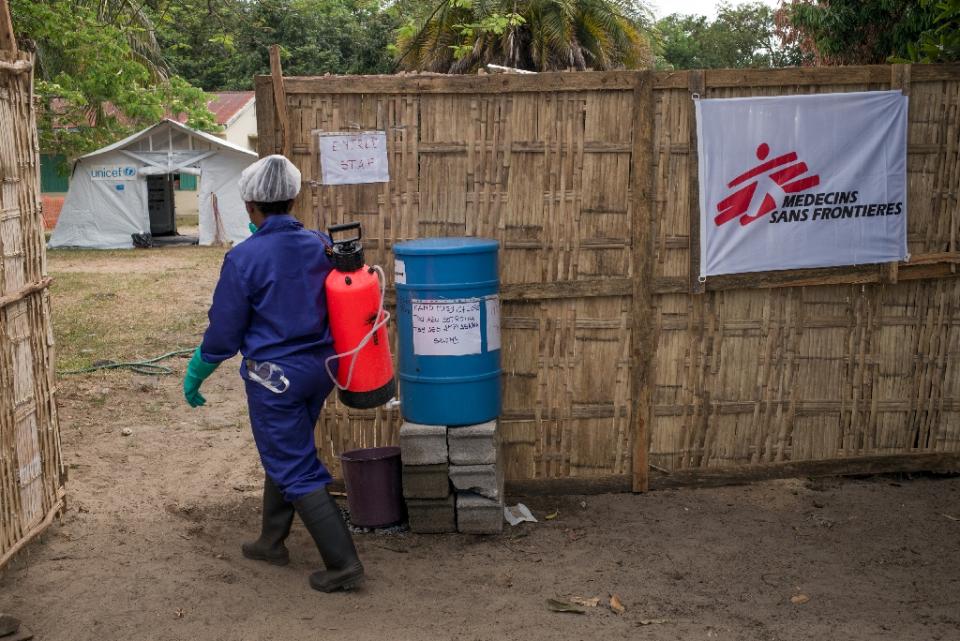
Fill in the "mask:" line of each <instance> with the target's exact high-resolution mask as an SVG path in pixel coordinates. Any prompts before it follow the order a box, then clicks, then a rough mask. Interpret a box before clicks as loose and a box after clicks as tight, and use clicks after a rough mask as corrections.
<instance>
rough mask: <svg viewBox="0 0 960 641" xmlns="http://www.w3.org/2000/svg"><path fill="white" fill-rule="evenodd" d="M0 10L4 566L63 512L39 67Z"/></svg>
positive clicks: (0, 511)
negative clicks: (36, 93)
mask: <svg viewBox="0 0 960 641" xmlns="http://www.w3.org/2000/svg"><path fill="white" fill-rule="evenodd" d="M3 14H6V3H2V5H0V567H2V566H3V565H4V564H5V563H6V562H7V561H9V560H10V559H11V558H12V557H13V555H14V554H16V552H17V551H18V550H20V549H21V548H22V547H23V546H24V545H26V544H27V543H28V542H29V541H30V540H31V539H32V538H33V537H35V536H36V535H38V534H39V533H40V532H42V531H43V530H44V529H45V528H46V526H47V525H49V524H50V523H51V521H52V520H53V518H54V516H55V515H56V514H57V512H59V511H60V510H61V509H62V507H63V500H64V493H63V481H64V470H63V466H62V462H61V457H60V436H59V429H58V423H57V408H56V404H55V402H54V396H53V395H54V381H53V372H54V363H53V330H52V326H51V322H50V296H49V291H48V289H47V287H48V285H49V284H50V279H49V278H48V277H47V272H46V256H45V247H44V234H43V218H42V216H41V213H40V175H39V145H38V139H37V129H36V113H35V111H34V102H33V63H32V57H31V56H30V55H29V54H26V53H18V52H17V51H16V48H15V43H14V41H13V39H12V28H11V27H10V26H9V15H3Z"/></svg>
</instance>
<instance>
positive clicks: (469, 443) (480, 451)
mask: <svg viewBox="0 0 960 641" xmlns="http://www.w3.org/2000/svg"><path fill="white" fill-rule="evenodd" d="M447 444H448V445H449V447H450V462H451V463H453V464H454V465H491V464H493V463H496V462H497V453H498V451H499V449H500V436H499V433H498V431H497V422H496V421H488V422H486V423H481V424H479V425H468V426H466V427H451V428H450V429H449V430H447Z"/></svg>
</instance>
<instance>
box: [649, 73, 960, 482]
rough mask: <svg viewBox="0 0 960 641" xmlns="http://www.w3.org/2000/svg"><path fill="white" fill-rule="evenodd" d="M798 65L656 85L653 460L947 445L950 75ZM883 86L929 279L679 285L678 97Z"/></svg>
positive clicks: (958, 388) (955, 167) (953, 103)
mask: <svg viewBox="0 0 960 641" xmlns="http://www.w3.org/2000/svg"><path fill="white" fill-rule="evenodd" d="M805 71H806V70H796V71H793V70H784V71H780V72H753V73H751V72H736V73H734V72H709V71H708V72H706V74H705V75H704V83H703V85H702V86H699V87H698V86H697V76H696V75H694V74H673V75H670V76H661V77H660V78H659V82H660V87H659V88H658V91H657V92H656V127H655V147H654V155H655V193H656V197H655V201H656V202H655V215H654V218H655V227H656V231H655V232H654V244H655V264H654V274H655V280H654V289H655V291H658V292H659V293H660V295H658V296H655V297H654V304H655V307H656V317H655V318H656V320H655V323H656V335H657V337H658V338H657V353H656V358H655V363H654V366H653V368H654V371H655V375H654V390H653V402H652V407H651V408H650V415H651V419H650V439H651V440H650V452H649V455H650V462H651V463H653V464H654V465H657V466H659V467H662V468H665V469H669V470H676V469H683V468H706V467H711V468H722V467H728V466H736V465H750V464H756V463H764V462H778V461H803V460H818V459H832V458H842V457H851V456H867V455H879V454H907V453H919V452H960V424H958V421H957V419H958V418H960V416H958V412H960V378H958V373H957V364H956V363H957V356H958V348H960V343H958V340H960V333H958V327H960V308H958V304H957V302H956V301H957V300H958V296H960V284H958V282H957V281H956V280H954V279H953V276H954V275H955V271H956V268H955V265H956V258H957V257H958V256H960V253H958V252H960V247H958V246H957V242H958V239H957V235H958V232H960V220H958V218H960V205H958V185H960V73H958V69H957V68H956V67H926V68H920V67H914V68H913V78H912V81H911V78H910V69H909V68H906V69H904V68H899V67H894V68H891V67H870V68H853V69H831V70H817V73H816V75H815V76H811V75H808V74H805V73H804V72H805ZM891 87H896V88H903V89H904V90H905V91H909V93H910V109H909V152H908V153H909V155H908V181H909V195H908V199H909V200H908V207H909V218H908V243H909V249H910V253H911V254H912V260H911V262H916V263H920V264H921V265H920V267H919V269H926V268H925V267H923V265H922V264H923V263H924V260H925V259H929V258H931V257H934V256H936V257H938V260H937V261H931V263H932V262H937V263H938V269H939V271H938V272H936V273H935V274H934V273H933V272H929V275H935V276H936V278H937V279H936V280H927V279H926V277H925V276H924V274H925V273H927V272H923V273H921V272H916V271H915V272H908V271H907V270H910V269H915V267H914V266H909V265H906V266H901V267H900V274H901V281H903V280H906V279H907V278H921V279H922V280H911V281H910V282H899V283H896V284H894V281H895V278H890V277H889V276H885V275H884V272H883V269H885V268H882V267H881V268H877V267H872V268H868V269H866V270H862V269H861V270H860V271H859V272H857V274H856V278H858V279H860V280H858V281H851V282H861V283H864V284H860V285H852V284H842V282H840V281H842V280H843V279H844V278H847V276H844V275H843V272H844V270H834V271H833V272H831V273H832V274H837V276H836V277H837V278H839V279H840V281H837V282H838V283H839V284H837V285H835V286H810V287H789V288H787V287H781V288H767V287H770V285H771V283H770V282H766V283H764V284H763V288H757V287H756V286H753V287H751V281H750V280H749V279H743V280H741V282H740V287H746V289H729V290H727V289H722V290H721V291H707V293H705V294H694V295H690V294H686V293H681V292H683V291H687V290H688V289H689V287H690V285H689V283H690V279H691V271H692V270H693V269H695V262H696V260H697V257H696V256H694V257H692V259H691V255H690V250H691V246H692V247H693V249H694V251H695V252H696V251H698V242H699V240H698V239H697V237H696V235H693V237H691V233H690V232H691V222H690V221H691V219H692V213H695V212H691V199H692V198H694V197H695V196H696V188H695V187H696V185H695V183H693V184H691V182H692V181H693V180H695V179H696V149H695V139H692V138H691V127H692V124H693V120H692V118H693V116H692V111H693V101H692V100H691V90H693V89H696V90H697V93H700V94H701V95H702V96H704V97H710V98H723V97H734V96H753V95H780V94H796V93H825V92H841V91H864V90H879V89H890V88H891ZM691 149H692V153H691ZM911 274H913V275H911ZM940 278H944V279H943V280H940ZM811 282H816V278H814V279H812V280H811ZM823 282H827V281H823ZM758 283H759V281H758ZM708 289H709V281H708ZM671 292H677V293H671Z"/></svg>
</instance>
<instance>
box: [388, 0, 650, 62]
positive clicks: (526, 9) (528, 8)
mask: <svg viewBox="0 0 960 641" xmlns="http://www.w3.org/2000/svg"><path fill="white" fill-rule="evenodd" d="M649 24H650V13H649V11H648V10H647V9H646V8H645V7H644V6H643V5H641V4H638V3H635V2H631V1H630V0H440V4H439V5H437V6H435V7H433V8H432V9H431V11H430V13H429V14H428V15H426V16H425V17H422V18H420V20H419V21H415V22H411V23H410V24H408V25H407V26H406V27H405V28H403V29H401V30H400V32H399V36H398V39H397V45H396V49H397V51H398V52H399V53H398V66H401V67H403V68H405V69H408V70H414V69H416V70H423V71H435V72H442V73H469V72H471V71H475V70H476V69H477V68H479V67H482V66H483V65H486V64H489V63H493V64H499V65H504V66H508V67H516V68H519V69H527V70H531V71H553V70H563V69H576V70H581V71H582V70H586V69H596V70H602V69H624V68H626V69H635V68H638V67H646V66H650V65H651V64H652V59H653V56H652V51H651V46H650V39H649V38H648V36H647V27H648V25H649Z"/></svg>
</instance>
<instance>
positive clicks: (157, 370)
mask: <svg viewBox="0 0 960 641" xmlns="http://www.w3.org/2000/svg"><path fill="white" fill-rule="evenodd" d="M193 352H194V350H193V349H180V350H176V351H173V352H167V353H166V354H162V355H160V356H157V357H156V358H149V359H147V360H144V361H129V362H122V363H118V362H116V361H98V362H97V363H94V364H93V365H91V366H90V367H83V368H81V369H68V370H58V371H57V374H60V375H61V376H66V375H68V374H90V373H91V372H97V371H100V370H105V369H128V370H130V371H131V372H136V373H137V374H152V375H156V376H169V375H170V374H173V373H174V372H173V369H171V368H169V367H167V366H165V365H157V363H158V362H159V361H162V360H166V359H168V358H173V357H174V356H184V355H187V354H192V353H193Z"/></svg>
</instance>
